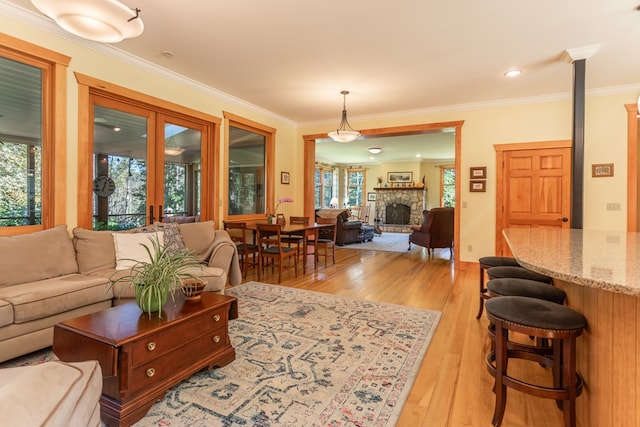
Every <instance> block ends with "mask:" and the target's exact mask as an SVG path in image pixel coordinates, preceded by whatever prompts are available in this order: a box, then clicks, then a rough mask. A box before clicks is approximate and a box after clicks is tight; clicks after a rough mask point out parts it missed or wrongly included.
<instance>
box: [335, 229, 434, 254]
mask: <svg viewBox="0 0 640 427" xmlns="http://www.w3.org/2000/svg"><path fill="white" fill-rule="evenodd" d="M336 247H337V248H344V249H363V250H370V251H387V252H409V249H408V248H409V234H407V233H388V232H386V231H383V232H382V234H376V235H375V236H374V237H373V240H371V241H369V242H364V243H349V244H347V245H344V246H336ZM416 247H421V246H417V245H413V244H412V245H411V250H414V249H415V248H416Z"/></svg>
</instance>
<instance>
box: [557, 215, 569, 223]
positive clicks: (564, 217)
mask: <svg viewBox="0 0 640 427" xmlns="http://www.w3.org/2000/svg"><path fill="white" fill-rule="evenodd" d="M558 221H562V222H568V221H569V218H567V217H566V216H563V217H562V218H558Z"/></svg>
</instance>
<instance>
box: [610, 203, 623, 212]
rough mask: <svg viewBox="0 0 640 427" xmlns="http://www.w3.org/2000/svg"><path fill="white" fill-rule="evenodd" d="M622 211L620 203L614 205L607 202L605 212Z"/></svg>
mask: <svg viewBox="0 0 640 427" xmlns="http://www.w3.org/2000/svg"><path fill="white" fill-rule="evenodd" d="M621 209H622V206H621V204H620V203H614V202H609V203H607V210H608V211H619V210H621Z"/></svg>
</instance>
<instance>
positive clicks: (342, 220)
mask: <svg viewBox="0 0 640 427" xmlns="http://www.w3.org/2000/svg"><path fill="white" fill-rule="evenodd" d="M349 216H350V214H349V211H348V209H327V208H324V209H318V210H317V211H316V218H337V219H338V223H337V227H336V245H338V246H343V245H345V244H346V243H360V227H362V221H350V220H349Z"/></svg>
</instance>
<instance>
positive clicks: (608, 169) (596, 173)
mask: <svg viewBox="0 0 640 427" xmlns="http://www.w3.org/2000/svg"><path fill="white" fill-rule="evenodd" d="M591 176H592V177H593V178H603V177H607V176H613V163H597V164H593V165H591Z"/></svg>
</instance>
